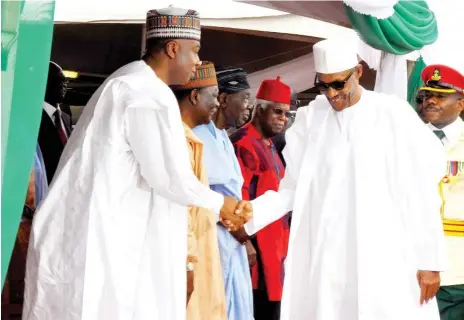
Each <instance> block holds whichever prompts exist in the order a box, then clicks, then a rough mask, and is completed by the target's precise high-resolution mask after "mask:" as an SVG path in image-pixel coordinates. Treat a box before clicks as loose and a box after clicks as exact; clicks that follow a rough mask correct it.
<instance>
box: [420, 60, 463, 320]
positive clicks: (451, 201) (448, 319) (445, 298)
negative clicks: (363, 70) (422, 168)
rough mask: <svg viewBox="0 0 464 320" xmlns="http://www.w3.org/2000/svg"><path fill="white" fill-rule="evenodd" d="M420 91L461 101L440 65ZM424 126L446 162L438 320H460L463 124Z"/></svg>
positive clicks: (427, 73)
mask: <svg viewBox="0 0 464 320" xmlns="http://www.w3.org/2000/svg"><path fill="white" fill-rule="evenodd" d="M422 79H423V80H424V83H425V86H424V87H422V88H421V90H422V91H426V92H427V91H428V92H434V93H435V94H437V93H438V94H450V93H458V94H461V95H462V98H463V99H464V76H463V75H462V74H460V73H459V72H457V71H456V70H454V69H451V68H449V67H447V66H443V65H432V66H428V67H427V68H425V69H424V71H423V73H422ZM428 126H429V127H430V128H431V129H432V130H433V131H434V133H435V134H436V135H437V137H438V138H439V139H440V140H441V141H442V143H443V145H444V147H445V149H446V152H447V159H448V166H447V172H446V173H445V175H444V177H443V179H442V181H441V182H440V193H441V198H442V207H441V216H442V219H443V227H444V232H445V235H446V243H447V248H448V254H449V258H450V266H449V269H448V270H447V271H446V272H443V273H442V275H441V279H442V281H441V288H440V291H439V292H438V294H437V298H438V304H439V308H440V315H441V319H442V320H464V122H463V120H462V119H461V118H459V116H458V117H457V119H456V120H455V121H454V122H452V123H451V124H449V125H447V126H445V127H443V128H441V129H438V128H436V127H435V126H434V125H433V124H431V123H429V124H428Z"/></svg>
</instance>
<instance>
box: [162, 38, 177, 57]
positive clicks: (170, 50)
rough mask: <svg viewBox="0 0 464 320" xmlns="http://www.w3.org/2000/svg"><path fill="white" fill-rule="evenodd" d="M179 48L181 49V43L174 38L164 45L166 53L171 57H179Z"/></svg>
mask: <svg viewBox="0 0 464 320" xmlns="http://www.w3.org/2000/svg"><path fill="white" fill-rule="evenodd" d="M179 49H180V44H179V43H178V42H177V41H174V40H173V41H168V42H166V46H165V47H164V50H165V52H166V55H167V56H168V57H169V58H171V59H175V58H176V57H177V54H178V53H179Z"/></svg>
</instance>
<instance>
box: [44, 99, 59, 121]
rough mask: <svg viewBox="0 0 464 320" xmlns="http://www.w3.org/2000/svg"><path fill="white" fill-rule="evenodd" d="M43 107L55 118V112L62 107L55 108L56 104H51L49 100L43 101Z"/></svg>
mask: <svg viewBox="0 0 464 320" xmlns="http://www.w3.org/2000/svg"><path fill="white" fill-rule="evenodd" d="M43 109H44V110H45V112H46V113H47V114H48V116H49V117H50V118H51V119H52V120H53V117H54V115H53V114H54V113H55V111H56V109H60V107H58V108H55V107H54V106H52V105H51V104H49V103H48V102H45V101H44V103H43Z"/></svg>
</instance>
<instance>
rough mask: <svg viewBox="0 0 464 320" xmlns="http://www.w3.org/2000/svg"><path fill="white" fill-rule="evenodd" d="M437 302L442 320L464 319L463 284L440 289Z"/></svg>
mask: <svg viewBox="0 0 464 320" xmlns="http://www.w3.org/2000/svg"><path fill="white" fill-rule="evenodd" d="M437 300H438V308H439V309H440V318H441V319H442V320H463V319H464V284H461V285H455V286H443V287H441V288H440V290H439V291H438V293H437Z"/></svg>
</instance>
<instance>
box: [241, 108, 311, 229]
mask: <svg viewBox="0 0 464 320" xmlns="http://www.w3.org/2000/svg"><path fill="white" fill-rule="evenodd" d="M308 108H309V107H301V108H299V109H298V112H297V114H296V118H295V122H294V123H293V125H292V126H291V127H290V129H288V131H287V132H286V133H285V142H286V144H285V148H284V150H283V155H284V158H285V162H286V163H287V165H286V168H285V176H284V178H283V179H282V180H281V181H280V185H279V191H277V192H276V191H271V190H270V191H267V192H266V193H264V194H263V195H262V196H260V197H258V198H256V199H255V200H252V201H251V204H252V206H253V218H252V219H251V220H250V221H248V222H247V223H246V224H245V231H246V233H247V234H248V235H253V234H255V233H256V232H258V231H259V230H261V229H262V228H264V227H266V226H267V225H268V224H270V223H272V222H274V221H276V220H277V219H279V218H281V217H283V216H284V215H285V214H287V213H288V212H289V211H292V210H293V202H294V198H295V190H296V186H297V182H298V176H299V172H300V166H301V159H302V158H303V156H304V155H303V152H304V147H302V146H303V145H304V141H305V136H306V134H307V132H306V123H307V117H308Z"/></svg>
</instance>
